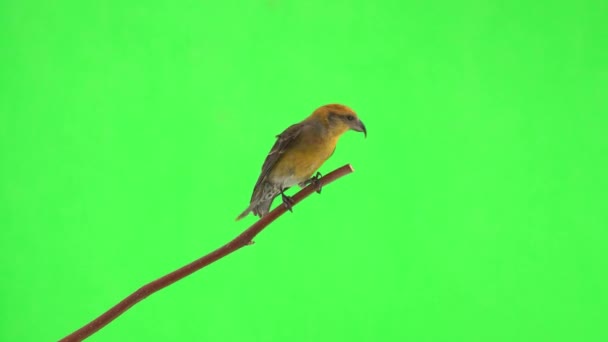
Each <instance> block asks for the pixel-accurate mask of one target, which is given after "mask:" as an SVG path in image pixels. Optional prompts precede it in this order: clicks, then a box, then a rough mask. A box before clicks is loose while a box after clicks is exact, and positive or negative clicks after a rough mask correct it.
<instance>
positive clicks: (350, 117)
mask: <svg viewBox="0 0 608 342" xmlns="http://www.w3.org/2000/svg"><path fill="white" fill-rule="evenodd" d="M346 120H348V121H353V120H355V117H354V116H352V115H348V116H347V117H346Z"/></svg>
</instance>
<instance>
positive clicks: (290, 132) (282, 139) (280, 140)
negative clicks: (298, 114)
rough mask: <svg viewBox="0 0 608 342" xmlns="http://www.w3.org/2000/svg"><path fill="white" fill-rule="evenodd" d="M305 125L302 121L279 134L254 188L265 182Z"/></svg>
mask: <svg viewBox="0 0 608 342" xmlns="http://www.w3.org/2000/svg"><path fill="white" fill-rule="evenodd" d="M303 126H304V124H302V123H297V124H295V125H291V126H289V127H288V128H287V129H286V130H285V131H283V133H281V134H279V135H277V141H276V142H275V143H274V145H273V146H272V149H271V150H270V152H269V153H268V156H267V157H266V160H265V161H264V165H262V173H261V174H260V177H259V178H258V181H257V182H256V183H255V187H254V189H257V188H258V186H259V185H260V184H261V183H262V182H264V180H265V179H266V177H267V176H268V174H269V173H270V171H271V170H272V168H273V167H274V165H275V164H276V163H277V161H278V160H279V158H281V156H282V155H283V154H284V153H285V151H287V148H288V147H289V145H290V144H291V143H292V142H294V141H295V140H296V139H297V138H298V136H299V135H300V133H301V132H302V128H303Z"/></svg>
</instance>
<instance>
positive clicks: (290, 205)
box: [281, 190, 295, 213]
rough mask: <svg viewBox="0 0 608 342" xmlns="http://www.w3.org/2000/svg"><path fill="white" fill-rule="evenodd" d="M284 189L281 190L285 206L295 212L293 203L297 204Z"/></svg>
mask: <svg viewBox="0 0 608 342" xmlns="http://www.w3.org/2000/svg"><path fill="white" fill-rule="evenodd" d="M283 191H284V190H281V199H282V200H283V205H284V206H285V208H287V210H289V211H291V212H292V213H293V205H294V204H295V203H294V201H293V199H292V198H291V197H289V196H287V195H285V193H284V192H283Z"/></svg>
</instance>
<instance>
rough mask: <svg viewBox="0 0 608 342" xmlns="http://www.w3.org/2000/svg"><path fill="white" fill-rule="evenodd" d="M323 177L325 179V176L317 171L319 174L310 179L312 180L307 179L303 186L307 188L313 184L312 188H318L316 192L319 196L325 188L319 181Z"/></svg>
mask: <svg viewBox="0 0 608 342" xmlns="http://www.w3.org/2000/svg"><path fill="white" fill-rule="evenodd" d="M321 177H323V175H322V174H321V172H319V171H317V173H316V174H315V175H314V176H312V177H310V179H307V180H306V181H305V182H304V184H303V185H304V186H307V185H310V184H312V186H314V187H315V188H316V189H315V191H316V192H317V193H318V194H320V193H321V189H322V188H323V187H322V186H321V182H320V181H319V179H321Z"/></svg>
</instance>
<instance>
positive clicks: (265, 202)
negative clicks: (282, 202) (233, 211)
mask: <svg viewBox="0 0 608 342" xmlns="http://www.w3.org/2000/svg"><path fill="white" fill-rule="evenodd" d="M278 194H279V191H278V190H277V189H276V187H274V186H273V185H272V184H269V183H267V182H264V183H262V184H260V185H259V186H257V187H256V188H255V189H254V190H253V196H251V204H249V206H248V207H247V209H245V211H243V212H242V213H241V214H240V215H239V216H237V218H236V221H238V220H240V219H242V218H243V217H245V216H247V215H248V214H249V213H250V212H253V214H254V215H256V216H259V217H262V216H264V215H266V214H268V212H269V211H270V205H271V204H272V201H273V200H274V198H275V197H276V196H277V195H278Z"/></svg>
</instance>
